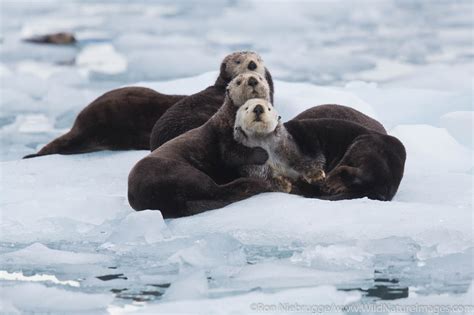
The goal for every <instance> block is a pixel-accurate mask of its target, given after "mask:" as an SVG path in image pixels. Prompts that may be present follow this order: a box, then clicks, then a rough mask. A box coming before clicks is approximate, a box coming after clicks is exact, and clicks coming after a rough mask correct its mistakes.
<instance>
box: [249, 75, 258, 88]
mask: <svg viewBox="0 0 474 315" xmlns="http://www.w3.org/2000/svg"><path fill="white" fill-rule="evenodd" d="M257 84H258V81H257V79H255V78H254V77H250V78H249V81H248V85H250V86H256V85H257Z"/></svg>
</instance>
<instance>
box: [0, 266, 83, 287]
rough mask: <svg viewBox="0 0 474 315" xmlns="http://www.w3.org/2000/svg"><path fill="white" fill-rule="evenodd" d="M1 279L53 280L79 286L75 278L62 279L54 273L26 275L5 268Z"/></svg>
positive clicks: (0, 274) (53, 281)
mask: <svg viewBox="0 0 474 315" xmlns="http://www.w3.org/2000/svg"><path fill="white" fill-rule="evenodd" d="M0 280H8V281H34V282H43V281H45V282H51V283H55V284H64V285H70V286H72V287H79V282H77V281H75V280H66V281H61V280H58V278H56V276H54V275H46V274H35V275H32V276H25V275H23V273H22V272H11V273H10V272H7V271H4V270H0Z"/></svg>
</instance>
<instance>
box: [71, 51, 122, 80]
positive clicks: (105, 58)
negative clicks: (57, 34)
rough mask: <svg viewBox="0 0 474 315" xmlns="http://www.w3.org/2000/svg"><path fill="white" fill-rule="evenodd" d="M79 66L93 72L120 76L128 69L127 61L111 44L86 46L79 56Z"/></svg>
mask: <svg viewBox="0 0 474 315" xmlns="http://www.w3.org/2000/svg"><path fill="white" fill-rule="evenodd" d="M76 62H77V65H78V66H79V67H82V68H84V69H87V70H89V71H93V72H99V73H104V74H110V75H113V74H119V73H122V72H124V71H125V70H126V69H127V59H126V58H125V57H124V56H122V55H121V54H119V53H118V52H117V51H116V50H115V48H114V47H113V46H112V45H110V44H97V45H90V46H86V47H85V48H84V49H83V50H82V51H81V52H80V53H79V55H78V56H77V60H76Z"/></svg>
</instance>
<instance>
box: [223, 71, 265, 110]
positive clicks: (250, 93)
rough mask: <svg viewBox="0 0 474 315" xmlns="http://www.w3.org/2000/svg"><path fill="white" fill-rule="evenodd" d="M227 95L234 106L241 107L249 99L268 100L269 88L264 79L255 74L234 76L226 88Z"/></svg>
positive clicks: (248, 73)
mask: <svg viewBox="0 0 474 315" xmlns="http://www.w3.org/2000/svg"><path fill="white" fill-rule="evenodd" d="M227 95H228V97H229V98H230V99H231V101H232V102H233V103H234V105H235V106H237V107H240V106H242V105H243V104H244V103H245V102H246V101H247V100H249V99H251V98H263V99H264V100H269V99H270V87H269V86H268V82H267V80H265V77H264V76H262V75H260V74H259V73H257V72H247V73H242V74H239V75H238V76H236V77H235V78H234V79H233V80H232V81H230V83H229V85H228V86H227Z"/></svg>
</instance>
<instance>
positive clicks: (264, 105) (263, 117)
mask: <svg viewBox="0 0 474 315" xmlns="http://www.w3.org/2000/svg"><path fill="white" fill-rule="evenodd" d="M279 120H280V117H279V116H278V112H277V111H276V110H275V109H274V108H273V106H272V104H271V103H270V102H268V101H267V100H264V99H259V98H254V99H250V100H248V101H247V102H245V104H244V105H242V106H241V107H240V108H239V110H238V111H237V115H236V117H235V126H234V127H235V128H239V127H240V128H241V129H242V131H243V132H244V133H245V134H246V135H247V136H250V137H251V136H265V135H267V134H270V133H272V132H273V131H275V129H276V127H277V126H278V122H279Z"/></svg>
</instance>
